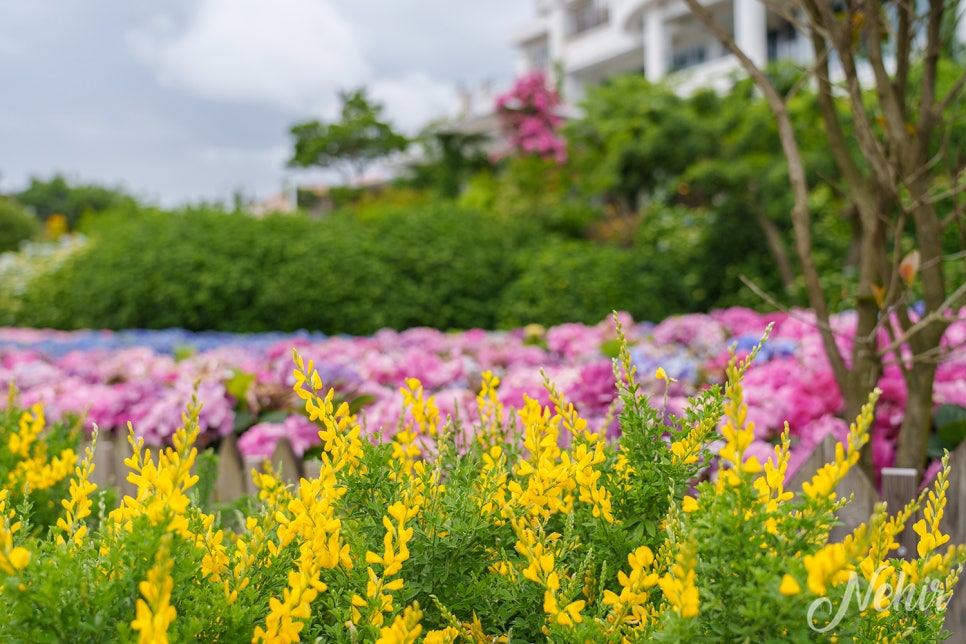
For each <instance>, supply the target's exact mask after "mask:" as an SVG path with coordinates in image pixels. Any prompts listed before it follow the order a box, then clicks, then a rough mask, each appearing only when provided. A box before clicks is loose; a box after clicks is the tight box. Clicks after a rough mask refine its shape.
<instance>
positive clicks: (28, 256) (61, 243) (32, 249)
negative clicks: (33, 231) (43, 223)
mask: <svg viewBox="0 0 966 644" xmlns="http://www.w3.org/2000/svg"><path fill="white" fill-rule="evenodd" d="M86 244H87V239H86V238H85V237H84V236H83V235H80V234H73V235H65V236H62V237H60V239H58V240H57V241H56V242H26V243H24V244H22V245H21V247H20V250H19V251H17V252H15V253H13V252H11V253H5V254H3V255H0V326H9V325H13V324H16V320H18V319H20V315H21V307H22V306H23V304H24V297H25V296H26V294H27V293H29V292H31V291H32V290H33V289H34V288H35V286H34V284H35V280H38V279H39V278H41V277H42V276H44V275H47V274H49V273H52V272H53V271H55V270H57V269H58V268H59V267H60V266H61V265H62V264H63V263H64V262H65V261H67V259H68V258H69V257H71V256H72V255H73V254H74V253H76V252H78V251H80V250H81V249H82V248H84V246H86ZM36 288H40V287H36Z"/></svg>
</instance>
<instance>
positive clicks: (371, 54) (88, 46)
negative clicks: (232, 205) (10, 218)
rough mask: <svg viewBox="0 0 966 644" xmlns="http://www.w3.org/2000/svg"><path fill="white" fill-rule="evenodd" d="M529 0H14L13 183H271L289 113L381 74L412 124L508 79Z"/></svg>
mask: <svg viewBox="0 0 966 644" xmlns="http://www.w3.org/2000/svg"><path fill="white" fill-rule="evenodd" d="M531 14H532V9H531V7H530V3H529V2H528V1H527V0H493V1H492V2H488V3H477V2H469V1H463V2H452V1H449V2H447V1H444V0H272V1H271V2H266V1H264V0H169V2H165V3H157V2H152V1H150V0H102V1H101V2H90V3H78V2H74V1H73V0H34V1H33V2H20V3H2V4H0V88H3V89H2V91H0V173H2V180H0V190H7V191H10V190H17V189H20V188H21V187H23V185H25V183H26V181H27V178H28V177H29V176H30V175H31V174H34V175H38V176H41V177H49V176H50V175H51V174H53V173H55V172H63V173H65V174H67V175H68V176H71V177H73V178H75V179H76V180H83V181H97V182H101V183H106V184H109V185H118V184H122V185H124V186H126V187H127V188H128V189H130V190H132V191H134V192H135V193H137V194H141V195H144V196H148V197H150V198H154V199H156V200H160V201H161V202H163V203H165V204H174V203H179V202H184V201H197V200H199V199H212V198H225V197H227V196H228V194H229V193H230V192H231V191H233V190H235V189H241V190H243V191H244V192H245V193H246V194H249V195H256V194H257V195H259V196H265V195H267V194H269V193H271V192H274V191H277V190H278V189H279V188H280V187H281V185H282V182H283V181H284V180H285V179H286V177H288V178H291V177H292V176H293V175H292V171H290V170H286V169H285V167H284V161H285V159H286V158H287V156H288V154H289V150H290V145H291V141H290V140H289V137H288V133H287V132H288V128H289V127H290V126H291V125H292V123H294V122H297V121H299V120H305V119H308V118H318V117H323V118H327V117H330V116H332V115H334V114H335V110H336V107H337V100H336V95H337V91H338V90H339V89H346V88H350V87H357V86H359V85H366V86H368V87H370V89H371V93H372V95H373V96H375V97H376V98H377V99H379V100H380V101H382V102H384V103H385V105H386V114H387V116H388V117H389V118H390V119H392V120H393V121H394V122H395V123H396V124H397V125H399V126H401V127H403V128H406V129H408V130H410V131H412V130H415V129H417V128H418V127H419V126H421V125H423V124H424V123H425V122H427V121H428V120H429V119H432V118H437V117H439V116H441V115H444V114H452V113H453V112H454V111H455V105H456V99H455V93H454V89H455V87H456V86H457V85H459V84H469V85H472V84H475V83H477V82H479V81H481V80H483V79H493V80H496V81H500V82H508V81H509V79H510V78H511V76H512V72H513V61H514V53H513V51H512V49H511V46H510V44H509V42H508V37H509V34H510V32H511V31H512V29H513V28H514V27H516V26H518V25H520V24H521V23H522V22H525V21H526V20H527V19H528V17H529V16H530V15H531Z"/></svg>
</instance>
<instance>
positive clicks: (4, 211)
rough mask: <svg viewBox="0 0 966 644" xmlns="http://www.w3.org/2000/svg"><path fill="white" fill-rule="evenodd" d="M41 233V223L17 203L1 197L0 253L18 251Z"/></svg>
mask: <svg viewBox="0 0 966 644" xmlns="http://www.w3.org/2000/svg"><path fill="white" fill-rule="evenodd" d="M38 233H40V222H39V221H38V220H37V218H36V217H34V216H33V215H32V214H30V213H29V212H27V210H25V209H24V208H23V206H21V205H20V204H18V203H17V202H16V201H14V200H13V199H10V198H8V197H3V196H0V253H6V252H8V251H12V250H17V248H19V247H20V244H21V242H24V241H27V240H29V239H32V238H34V237H36V236H37V234H38Z"/></svg>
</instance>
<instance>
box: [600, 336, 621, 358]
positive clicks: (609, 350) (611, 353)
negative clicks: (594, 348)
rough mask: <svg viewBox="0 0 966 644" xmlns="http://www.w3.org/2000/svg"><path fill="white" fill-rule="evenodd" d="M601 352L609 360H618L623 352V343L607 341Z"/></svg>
mask: <svg viewBox="0 0 966 644" xmlns="http://www.w3.org/2000/svg"><path fill="white" fill-rule="evenodd" d="M600 352H601V353H603V354H604V355H605V356H607V357H608V358H616V357H618V356H619V355H620V352H621V343H620V342H619V341H618V340H607V341H606V342H604V343H603V344H601V345H600Z"/></svg>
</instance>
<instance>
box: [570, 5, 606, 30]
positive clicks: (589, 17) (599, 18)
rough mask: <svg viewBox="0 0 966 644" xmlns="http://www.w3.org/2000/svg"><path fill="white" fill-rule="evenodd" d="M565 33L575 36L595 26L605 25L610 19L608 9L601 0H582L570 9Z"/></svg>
mask: <svg viewBox="0 0 966 644" xmlns="http://www.w3.org/2000/svg"><path fill="white" fill-rule="evenodd" d="M569 18H570V19H569V20H568V21H567V22H568V25H567V26H568V28H567V35H568V36H576V35H578V34H581V33H583V32H585V31H589V30H591V29H593V28H595V27H599V26H601V25H606V24H607V22H608V21H609V20H610V9H609V8H608V6H607V3H606V2H603V1H602V0H583V1H582V2H578V3H576V4H575V5H573V7H571V9H570V16H569Z"/></svg>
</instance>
